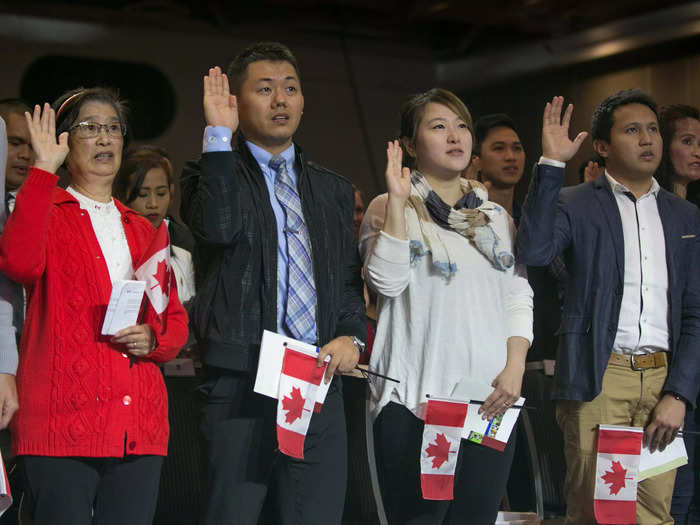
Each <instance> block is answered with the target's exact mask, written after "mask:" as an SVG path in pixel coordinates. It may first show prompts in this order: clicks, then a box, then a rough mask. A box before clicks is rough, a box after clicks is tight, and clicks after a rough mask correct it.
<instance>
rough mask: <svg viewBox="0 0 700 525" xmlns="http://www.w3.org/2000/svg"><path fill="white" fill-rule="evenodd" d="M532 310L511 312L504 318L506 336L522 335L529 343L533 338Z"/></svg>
mask: <svg viewBox="0 0 700 525" xmlns="http://www.w3.org/2000/svg"><path fill="white" fill-rule="evenodd" d="M532 322H533V321H532V311H530V312H518V313H511V314H510V315H509V316H508V319H506V336H507V337H524V338H525V339H527V340H528V342H529V343H530V345H532V341H533V339H534V333H533V326H532Z"/></svg>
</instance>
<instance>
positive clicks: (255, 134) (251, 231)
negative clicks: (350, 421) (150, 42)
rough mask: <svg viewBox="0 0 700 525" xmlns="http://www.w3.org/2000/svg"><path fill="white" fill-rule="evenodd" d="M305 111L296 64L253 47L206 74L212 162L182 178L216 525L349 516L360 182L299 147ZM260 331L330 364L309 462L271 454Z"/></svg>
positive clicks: (308, 444) (271, 406) (266, 46)
mask: <svg viewBox="0 0 700 525" xmlns="http://www.w3.org/2000/svg"><path fill="white" fill-rule="evenodd" d="M229 79H230V81H231V88H232V90H233V93H234V94H235V95H231V94H230V91H229V84H228V82H229ZM303 106H304V97H303V95H302V92H301V84H300V76H299V72H298V67H297V64H296V60H295V58H294V56H293V55H292V54H291V52H290V51H289V50H288V49H287V48H286V47H285V46H283V45H281V44H276V43H258V44H254V45H253V46H251V47H249V48H247V49H246V50H244V51H243V52H242V53H240V54H239V55H238V56H237V57H236V58H235V59H234V60H233V62H232V63H231V65H230V66H229V70H228V76H227V75H224V74H222V73H221V70H220V69H219V68H218V67H215V68H212V69H210V70H209V73H208V75H206V76H205V77H204V115H205V120H206V123H207V127H206V129H205V133H204V145H203V151H204V153H203V154H202V156H201V158H200V159H199V161H198V162H192V163H189V164H188V166H187V167H186V168H185V171H184V173H183V177H182V189H183V191H182V193H183V202H182V215H183V217H184V219H185V221H186V222H187V224H188V225H189V227H190V228H191V230H192V233H193V234H194V235H195V238H196V240H197V259H196V262H197V269H196V272H197V288H198V295H197V297H196V299H195V304H194V310H193V313H192V318H193V325H194V328H195V332H196V335H197V338H198V340H199V343H200V347H201V348H202V353H203V361H204V364H205V370H204V381H203V383H202V386H201V393H202V397H203V401H204V403H203V408H202V421H201V435H202V438H203V446H204V456H205V462H206V469H205V470H206V473H205V479H206V487H205V491H206V495H207V498H208V501H207V508H206V510H205V516H204V522H205V523H207V524H217V525H218V524H229V523H242V524H243V523H245V524H255V523H258V519H259V517H260V516H261V514H262V515H263V516H264V517H265V518H266V520H269V522H271V523H283V524H292V523H293V524H300V525H301V524H304V525H308V524H316V523H318V524H321V523H323V524H330V523H340V520H341V517H342V511H343V502H344V497H345V483H346V471H347V465H346V454H347V452H346V434H345V421H344V416H343V401H342V394H341V392H340V390H339V389H340V381H338V379H337V378H333V374H334V372H336V371H338V372H346V371H349V370H351V369H352V368H354V366H355V365H356V364H357V361H358V358H359V352H360V350H361V349H362V347H363V341H364V338H365V324H364V323H365V321H364V302H363V298H362V287H361V286H362V285H361V278H360V262H359V256H358V253H357V248H356V246H355V244H354V241H353V222H352V218H353V206H354V200H353V189H352V185H351V184H350V182H349V181H347V180H346V179H344V178H342V177H340V176H339V175H336V174H334V173H332V172H331V171H328V170H326V169H324V168H322V167H320V166H318V165H316V164H314V163H312V162H309V161H307V160H306V159H305V157H304V154H303V153H302V152H301V150H300V148H299V147H298V146H297V145H296V144H294V143H293V142H292V136H293V134H294V132H295V131H296V129H297V127H298V125H299V121H300V118H301V114H302V111H303ZM239 123H240V124H239ZM238 128H240V129H238ZM236 131H238V132H237V133H236ZM281 184H285V185H286V186H285V187H284V189H283V190H281V189H280V185H281ZM280 191H285V192H286V195H287V197H289V198H290V199H291V200H289V201H288V200H286V199H287V197H285V196H284V194H281V193H280ZM295 203H296V205H295ZM295 210H298V211H299V213H298V214H296V213H295ZM294 217H296V219H297V220H296V222H293V221H291V219H292V218H294ZM264 329H268V330H272V331H275V332H283V333H286V334H288V335H290V336H292V337H296V338H297V339H302V340H305V341H306V342H309V343H314V344H317V345H318V346H319V347H321V351H320V354H319V357H318V360H319V363H321V362H322V361H323V359H324V358H325V357H326V356H327V355H330V356H331V360H330V363H329V366H328V370H327V373H326V380H331V379H332V383H331V386H330V389H329V392H328V396H327V397H326V401H325V404H324V406H323V410H322V411H321V412H320V413H317V414H314V415H313V417H312V419H311V424H310V426H309V430H308V433H307V435H306V440H305V446H304V459H303V460H295V459H292V458H289V457H287V456H284V455H282V454H281V453H280V452H279V451H277V450H276V448H277V443H276V437H275V428H276V426H275V421H276V401H275V400H273V399H270V398H266V397H264V396H261V395H258V394H255V393H254V392H253V384H254V380H255V372H256V369H257V359H258V351H259V346H260V339H261V336H262V332H263V330H264ZM266 500H267V503H266V504H265V505H264V506H263V503H264V502H265V501H266ZM263 509H264V510H263Z"/></svg>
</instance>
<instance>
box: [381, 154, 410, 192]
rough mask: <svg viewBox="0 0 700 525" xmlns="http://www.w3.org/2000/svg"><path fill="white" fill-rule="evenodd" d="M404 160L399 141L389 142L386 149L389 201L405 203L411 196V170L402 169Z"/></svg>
mask: <svg viewBox="0 0 700 525" xmlns="http://www.w3.org/2000/svg"><path fill="white" fill-rule="evenodd" d="M402 158H403V151H402V150H401V146H399V141H398V140H394V141H393V142H389V144H388V145H387V149H386V187H387V190H388V191H389V199H390V200H396V201H397V202H400V203H405V202H406V201H407V200H408V196H409V195H410V194H411V170H409V169H408V168H402V167H401V159H402Z"/></svg>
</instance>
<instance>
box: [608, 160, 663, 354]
mask: <svg viewBox="0 0 700 525" xmlns="http://www.w3.org/2000/svg"><path fill="white" fill-rule="evenodd" d="M605 176H606V177H607V179H608V182H609V183H610V187H611V188H612V191H613V195H614V196H615V201H616V202H617V207H618V209H619V211H620V218H621V219H622V234H623V237H624V243H625V265H624V266H625V275H624V288H623V294H622V306H621V308H620V319H619V322H618V325H617V334H616V335H615V343H614V344H613V351H614V352H617V353H619V354H628V355H629V354H648V353H652V352H658V351H660V350H666V351H668V350H669V330H668V322H669V311H668V269H667V266H666V242H665V239H664V229H663V225H662V223H661V217H660V216H659V208H658V206H657V202H656V197H657V194H658V193H659V183H658V182H656V179H654V178H652V182H651V188H650V189H649V191H648V192H647V193H645V194H644V195H642V196H641V197H640V198H639V199H635V198H634V196H633V195H632V193H631V192H630V191H629V189H627V188H626V187H625V186H624V185H622V184H620V183H619V182H617V181H616V180H615V179H614V178H613V177H612V176H611V175H610V174H609V173H608V172H607V170H606V171H605ZM601 264H608V262H606V261H601Z"/></svg>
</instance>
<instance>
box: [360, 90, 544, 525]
mask: <svg viewBox="0 0 700 525" xmlns="http://www.w3.org/2000/svg"><path fill="white" fill-rule="evenodd" d="M402 148H403V151H402ZM471 150H472V120H471V116H470V114H469V111H468V110H467V108H466V106H465V105H464V104H463V103H462V101H460V100H459V98H457V97H456V96H455V95H454V94H453V93H451V92H449V91H446V90H442V89H431V90H430V91H428V92H426V93H423V94H420V95H417V96H415V97H413V98H411V99H410V100H409V101H408V102H407V103H406V104H405V105H404V108H403V110H402V114H401V144H400V145H399V142H398V141H394V142H393V143H389V145H388V148H387V170H386V183H387V188H388V193H387V194H384V195H380V196H379V197H377V198H376V199H374V201H372V203H371V204H370V206H369V208H368V209H367V213H366V215H365V217H364V220H363V223H362V226H361V229H360V251H361V254H362V257H363V259H364V262H365V279H366V281H367V284H368V285H369V286H370V287H372V288H373V289H374V290H376V292H377V293H378V296H379V317H378V324H377V335H376V340H375V343H374V347H373V351H372V356H371V361H370V369H372V370H374V371H376V372H379V373H381V374H385V375H388V376H390V377H394V378H397V379H399V380H400V383H399V384H396V383H392V382H389V381H384V380H373V381H374V382H373V385H372V389H371V405H372V411H373V415H374V417H375V422H374V436H375V453H376V457H377V470H378V474H379V482H380V486H381V490H382V497H383V500H384V506H385V509H386V511H387V517H388V519H389V523H391V524H399V523H400V524H405V523H411V524H418V523H420V524H424V523H425V524H442V523H465V519H466V520H467V521H466V522H468V523H470V524H472V525H476V524H480V523H488V524H493V523H494V521H495V517H496V513H497V511H498V505H499V503H500V501H501V498H502V496H503V493H504V491H505V485H506V481H507V478H508V471H509V470H510V464H511V461H512V457H513V448H514V439H513V437H514V436H513V435H511V439H510V441H509V443H508V445H507V446H506V449H505V451H504V452H498V451H495V450H493V449H490V448H487V447H484V446H481V445H478V444H474V443H470V442H467V441H465V440H462V445H461V447H460V453H459V459H458V464H457V470H456V472H455V484H454V500H453V501H428V500H424V499H422V497H421V489H420V453H421V451H420V449H421V441H422V433H423V421H422V420H421V419H419V416H420V405H421V403H425V401H426V395H430V396H436V397H440V396H441V397H451V396H452V395H453V392H454V391H455V389H456V388H457V386H458V385H459V384H463V385H464V384H467V383H469V384H473V385H478V384H484V383H485V384H486V385H491V386H493V392H492V393H491V394H490V395H488V396H487V397H486V399H485V400H484V401H485V402H484V404H483V406H482V410H481V412H482V416H483V417H484V418H492V417H495V416H497V415H499V414H502V413H503V412H504V411H505V410H506V409H507V408H508V406H510V405H511V404H512V403H513V402H515V401H516V400H517V399H518V398H519V396H520V388H521V384H522V376H523V372H524V370H525V356H526V353H527V350H528V348H529V346H530V342H531V340H532V290H531V289H530V286H529V285H528V283H527V278H526V276H525V272H524V269H521V268H519V267H518V265H515V264H514V258H513V240H514V236H515V228H514V225H513V221H512V219H511V218H510V216H509V215H508V214H507V213H506V212H505V211H504V210H503V208H501V207H500V206H498V205H496V204H494V203H492V202H489V201H488V195H487V192H486V189H485V188H484V187H483V186H482V185H481V184H480V183H478V182H476V181H468V180H465V179H462V178H461V177H460V174H461V172H462V171H463V170H464V169H465V168H466V167H467V165H468V164H469V160H470V158H471ZM402 156H403V158H404V159H405V161H406V164H408V165H409V167H410V168H412V170H411V169H409V168H407V167H402Z"/></svg>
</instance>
